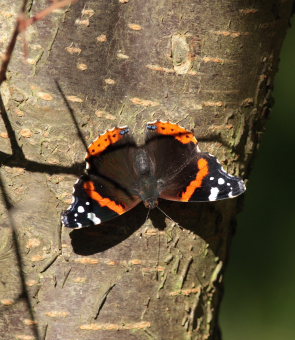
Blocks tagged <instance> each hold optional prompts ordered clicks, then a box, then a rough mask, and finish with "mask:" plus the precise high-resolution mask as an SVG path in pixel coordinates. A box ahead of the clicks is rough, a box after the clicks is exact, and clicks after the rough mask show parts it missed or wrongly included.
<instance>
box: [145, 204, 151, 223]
mask: <svg viewBox="0 0 295 340" xmlns="http://www.w3.org/2000/svg"><path fill="white" fill-rule="evenodd" d="M150 212H151V208H149V210H148V212H147V214H146V218H145V221H144V223H146V221H147V219H148V218H149V216H150Z"/></svg>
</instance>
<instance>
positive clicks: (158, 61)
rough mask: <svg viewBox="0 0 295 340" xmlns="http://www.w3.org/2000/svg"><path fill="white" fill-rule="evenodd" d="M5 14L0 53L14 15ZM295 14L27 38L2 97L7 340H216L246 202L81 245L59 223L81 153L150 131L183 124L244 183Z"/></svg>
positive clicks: (185, 8) (116, 228)
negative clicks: (122, 135)
mask: <svg viewBox="0 0 295 340" xmlns="http://www.w3.org/2000/svg"><path fill="white" fill-rule="evenodd" d="M0 4H1V11H0V15H1V22H2V24H1V34H0V36H1V41H0V43H1V51H2V52H4V50H5V48H4V47H5V46H6V45H7V44H8V42H9V39H10V35H11V32H12V30H13V27H14V25H15V20H16V16H17V13H18V9H19V7H20V6H21V2H20V1H18V2H16V1H15V2H14V3H13V4H11V3H9V2H7V1H3V0H0ZM46 6H47V1H44V0H42V1H38V2H36V3H35V2H33V1H32V2H30V6H28V13H29V14H30V15H33V14H34V13H36V12H37V11H39V10H41V9H43V8H45V7H46ZM291 10H292V1H288V0H285V1H284V0H276V1H275V0H260V1H245V0H237V1H195V0H187V1H172V0H166V1H162V0H160V1H159V0H149V1H140V0H129V1H128V0H101V1H87V0H84V1H82V0H81V1H79V2H78V3H77V4H75V5H72V6H71V7H69V8H66V9H62V10H58V11H56V12H55V13H53V14H52V15H50V16H48V17H46V18H45V20H43V21H40V22H37V23H36V24H35V25H34V26H31V27H30V28H29V29H28V31H27V32H26V39H27V41H28V46H29V50H30V55H29V59H28V62H27V63H25V62H24V58H23V54H22V43H21V41H20V40H19V41H18V44H17V48H16V50H15V51H14V54H13V59H12V62H11V65H10V68H9V73H8V77H7V81H6V82H5V83H3V84H2V87H1V95H2V98H3V102H4V106H2V108H1V113H2V118H3V120H2V122H0V138H1V145H0V160H1V165H2V167H1V178H2V180H1V181H2V193H3V195H2V196H3V202H4V204H3V205H2V207H1V208H0V209H1V210H0V214H1V220H2V222H1V229H0V240H1V242H0V244H1V245H0V261H1V263H0V265H1V267H0V271H1V282H0V300H1V304H2V305H0V308H1V309H0V310H1V314H2V316H1V321H0V335H1V339H4V340H8V339H29V340H30V339H46V340H54V339H57V340H59V339H63V340H67V339H84V340H93V339H103V340H107V339H117V338H118V337H120V339H122V340H123V339H128V340H131V339H161V340H168V339H177V340H181V339H186V340H187V339H194V340H201V339H202V340H204V339H214V340H219V339H221V335H220V330H219V327H218V309H219V304H220V300H221V296H222V281H223V271H224V265H225V263H226V260H227V254H228V250H229V245H230V241H231V237H232V234H233V230H234V226H235V216H236V214H237V212H238V210H239V206H240V202H241V200H238V199H232V200H227V201H223V202H216V203H199V204H196V203H188V204H180V203H172V202H167V201H161V202H160V207H161V208H162V209H163V210H164V211H165V212H166V213H167V214H168V215H169V216H170V217H171V218H172V219H173V220H174V221H175V222H171V221H170V220H169V219H166V218H165V216H164V215H163V214H161V213H160V212H159V211H152V212H151V214H150V216H149V219H148V220H146V215H147V210H146V209H145V208H144V207H143V205H139V206H138V207H136V208H134V209H133V210H131V211H130V212H128V213H126V214H125V215H123V216H121V217H119V218H117V219H115V220H112V221H110V222H107V223H105V224H103V225H101V226H97V227H95V228H87V229H81V230H75V231H70V230H65V229H63V228H62V227H61V225H60V213H61V211H63V210H65V209H66V208H67V206H68V205H69V203H70V201H71V192H72V186H73V184H74V182H75V180H76V177H77V176H78V175H79V174H80V173H81V172H82V168H81V165H82V164H83V157H84V153H85V147H84V145H85V140H86V141H87V144H89V143H90V142H91V141H92V140H93V139H94V138H96V137H97V135H98V133H99V132H102V131H103V130H104V129H106V128H112V127H113V126H115V125H122V124H123V125H129V127H130V128H131V129H132V130H133V131H134V132H135V135H136V137H137V139H138V141H139V142H140V141H142V140H143V139H142V136H143V134H142V133H143V129H144V125H145V123H146V122H148V121H151V120H155V119H162V120H171V121H172V122H180V123H181V125H183V126H185V127H186V128H194V130H195V134H196V137H197V138H198V137H199V138H200V140H201V141H202V140H203V142H201V143H200V147H201V149H202V151H209V152H211V153H213V154H215V155H216V156H217V157H218V158H219V159H220V161H221V162H222V163H223V164H224V165H225V167H226V169H227V170H228V171H229V172H230V173H233V174H236V175H240V176H242V177H243V178H245V177H246V176H247V174H248V172H249V167H250V166H251V164H252V159H253V154H254V151H255V150H256V148H257V146H258V144H259V138H260V135H261V133H262V131H263V129H264V125H265V121H266V119H267V117H268V114H269V110H270V106H271V103H272V97H271V90H272V84H273V77H274V74H275V71H276V70H277V67H278V60H279V58H278V57H279V52H280V48H281V44H282V41H283V38H284V36H285V33H286V29H287V27H288V22H289V18H290V15H291ZM73 119H74V120H73ZM75 120H76V122H77V125H75ZM77 127H78V128H79V129H80V130H81V132H82V135H83V136H84V137H83V138H84V139H83V138H82V137H81V136H80V137H79V135H77ZM11 206H13V207H14V208H13V209H11ZM237 275H238V274H237Z"/></svg>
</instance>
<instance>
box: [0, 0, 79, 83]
mask: <svg viewBox="0 0 295 340" xmlns="http://www.w3.org/2000/svg"><path fill="white" fill-rule="evenodd" d="M77 1H79V0H61V1H54V2H53V4H52V5H50V6H49V7H47V8H45V9H44V10H43V11H40V12H39V13H37V14H36V15H34V16H33V17H32V18H26V15H25V10H26V6H27V3H28V1H27V0H24V1H23V5H22V8H21V11H20V14H19V16H18V18H17V22H16V25H15V28H14V31H13V33H12V37H11V39H10V42H9V44H8V46H7V49H6V52H5V54H4V57H3V59H2V64H1V68H0V85H1V84H2V83H3V81H5V80H6V72H7V68H8V65H9V63H10V60H11V56H12V53H13V51H14V48H15V44H16V40H17V37H18V35H19V34H20V33H21V32H25V31H26V29H27V28H28V27H29V26H31V25H32V24H33V23H35V22H37V21H40V20H43V19H44V18H45V17H46V16H48V15H49V14H51V13H52V12H53V11H54V10H56V9H58V8H62V7H65V6H69V5H71V4H73V3H75V2H77Z"/></svg>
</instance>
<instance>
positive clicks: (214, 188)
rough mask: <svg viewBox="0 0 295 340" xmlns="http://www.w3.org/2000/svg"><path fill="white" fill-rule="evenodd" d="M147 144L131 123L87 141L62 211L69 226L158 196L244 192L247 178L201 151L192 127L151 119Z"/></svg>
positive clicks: (195, 197)
mask: <svg viewBox="0 0 295 340" xmlns="http://www.w3.org/2000/svg"><path fill="white" fill-rule="evenodd" d="M146 128H147V134H146V140H145V144H144V145H142V146H137V145H136V143H135V141H134V139H133V138H132V136H131V135H130V134H129V128H128V127H118V128H114V129H113V130H108V131H106V132H105V133H104V134H102V135H100V136H99V137H98V138H97V139H96V140H95V141H94V142H93V143H92V144H90V146H89V147H88V153H87V155H86V173H85V174H84V175H82V176H81V177H80V178H79V180H78V181H77V182H76V184H75V185H74V192H73V203H72V205H71V206H70V207H69V209H68V210H67V211H66V212H65V213H64V214H63V217H62V220H63V223H64V225H65V226H66V227H69V228H82V227H87V226H91V225H95V224H100V223H102V222H105V221H108V220H110V219H112V218H114V217H116V216H118V215H122V214H124V213H125V212H126V211H128V210H130V209H132V208H133V207H134V206H136V205H137V204H138V203H140V202H141V201H143V203H144V205H145V206H146V208H148V209H153V208H155V207H157V205H158V198H159V197H160V198H164V199H166V200H171V201H180V202H199V201H201V202H207V201H217V200H222V199H226V198H231V197H235V196H238V195H240V194H242V193H243V192H244V191H245V190H246V188H245V185H244V182H243V181H242V180H241V179H240V178H238V177H235V176H232V175H230V174H228V173H227V172H226V171H225V170H224V169H223V168H222V166H221V165H220V163H219V161H218V160H217V159H216V158H215V157H214V156H212V155H211V154H209V153H206V152H201V151H200V150H199V148H198V146H197V143H198V142H197V140H196V138H195V136H194V135H193V133H192V132H190V131H188V130H185V129H184V128H183V127H181V126H179V125H177V124H173V123H169V122H161V121H156V122H152V123H148V124H147V127H146Z"/></svg>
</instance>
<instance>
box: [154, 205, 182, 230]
mask: <svg viewBox="0 0 295 340" xmlns="http://www.w3.org/2000/svg"><path fill="white" fill-rule="evenodd" d="M157 209H158V210H160V211H161V213H162V214H163V215H165V216H166V217H167V218H169V220H170V221H172V222H174V223H175V224H176V225H178V226H179V228H180V229H181V230H183V228H182V227H181V226H180V225H179V224H178V223H177V222H175V221H174V220H173V219H172V218H171V217H170V216H169V215H167V214H166V213H165V211H164V210H162V209H161V208H160V207H157Z"/></svg>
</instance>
